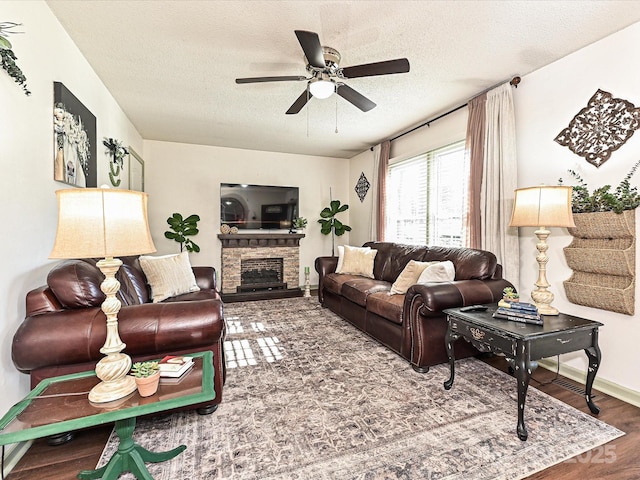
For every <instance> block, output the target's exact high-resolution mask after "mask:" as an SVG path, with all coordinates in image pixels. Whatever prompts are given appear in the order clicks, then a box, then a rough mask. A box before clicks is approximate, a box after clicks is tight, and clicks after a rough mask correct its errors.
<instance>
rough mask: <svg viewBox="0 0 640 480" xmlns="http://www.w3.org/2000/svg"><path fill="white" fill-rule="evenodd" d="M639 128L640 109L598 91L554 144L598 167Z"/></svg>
mask: <svg viewBox="0 0 640 480" xmlns="http://www.w3.org/2000/svg"><path fill="white" fill-rule="evenodd" d="M639 127H640V108H636V107H635V105H634V104H633V103H631V102H628V101H627V100H623V99H621V98H613V96H612V95H611V94H610V93H609V92H605V91H604V90H600V89H598V90H597V91H596V93H595V94H594V95H593V96H592V97H591V98H590V99H589V102H588V103H587V106H586V107H585V108H583V109H582V110H580V111H579V112H578V114H577V115H576V116H575V117H573V120H571V122H569V126H568V127H567V128H565V129H564V130H562V131H561V132H560V133H559V134H558V136H557V137H556V138H555V139H554V140H555V141H556V142H558V143H559V144H560V145H563V146H565V147H569V150H571V151H572V152H573V153H575V154H576V155H579V156H581V157H584V158H585V160H586V161H587V162H589V163H590V164H592V165H595V166H596V167H600V165H602V164H603V163H604V162H606V161H607V160H609V157H611V154H612V153H613V152H615V151H616V150H617V149H619V148H620V147H621V146H622V145H624V143H625V142H626V141H627V140H629V138H631V136H632V135H633V133H634V132H635V131H636V130H637V129H638V128H639Z"/></svg>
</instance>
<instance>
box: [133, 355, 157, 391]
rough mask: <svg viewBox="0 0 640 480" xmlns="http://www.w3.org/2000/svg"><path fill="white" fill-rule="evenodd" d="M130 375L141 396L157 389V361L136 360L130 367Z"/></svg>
mask: <svg viewBox="0 0 640 480" xmlns="http://www.w3.org/2000/svg"><path fill="white" fill-rule="evenodd" d="M131 375H133V377H135V379H136V386H137V387H138V393H139V394H140V396H141V397H149V396H151V395H153V394H154V393H156V392H157V391H158V384H159V383H160V367H159V366H158V362H157V361H146V362H136V363H134V364H133V366H132V367H131Z"/></svg>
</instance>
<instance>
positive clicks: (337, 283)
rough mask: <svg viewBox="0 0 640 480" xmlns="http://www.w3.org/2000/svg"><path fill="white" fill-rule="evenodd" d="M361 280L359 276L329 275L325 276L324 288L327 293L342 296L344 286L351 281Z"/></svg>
mask: <svg viewBox="0 0 640 480" xmlns="http://www.w3.org/2000/svg"><path fill="white" fill-rule="evenodd" d="M356 278H359V277H358V276H357V275H347V274H345V273H329V274H327V275H325V277H324V280H323V288H324V289H325V290H326V291H327V292H331V293H335V294H336V295H341V294H342V285H343V284H344V283H345V282H347V281H349V280H353V279H356Z"/></svg>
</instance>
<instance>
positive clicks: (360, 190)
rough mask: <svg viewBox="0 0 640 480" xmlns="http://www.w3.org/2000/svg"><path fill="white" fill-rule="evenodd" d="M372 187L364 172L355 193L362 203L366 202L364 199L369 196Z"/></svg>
mask: <svg viewBox="0 0 640 480" xmlns="http://www.w3.org/2000/svg"><path fill="white" fill-rule="evenodd" d="M370 186H371V184H370V183H369V180H367V177H365V176H364V172H362V173H361V174H360V178H359V179H358V183H356V188H355V191H356V193H357V194H358V198H359V199H360V203H362V202H364V197H366V196H367V192H368V191H369V187H370Z"/></svg>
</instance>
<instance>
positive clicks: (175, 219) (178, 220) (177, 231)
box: [164, 213, 200, 253]
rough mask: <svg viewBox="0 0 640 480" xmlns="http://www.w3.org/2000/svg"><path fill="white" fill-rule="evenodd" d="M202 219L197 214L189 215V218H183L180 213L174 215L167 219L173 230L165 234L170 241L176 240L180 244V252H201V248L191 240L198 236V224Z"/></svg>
mask: <svg viewBox="0 0 640 480" xmlns="http://www.w3.org/2000/svg"><path fill="white" fill-rule="evenodd" d="M199 221H200V217H199V216H198V215H196V214H193V215H189V216H188V217H187V218H183V216H182V215H180V214H179V213H174V214H173V215H172V216H170V217H169V218H167V223H168V224H169V226H170V227H171V230H168V231H166V232H164V236H165V237H166V238H168V239H169V240H175V241H176V242H178V243H179V244H180V251H181V252H182V251H183V249H184V248H186V249H187V251H189V252H196V253H197V252H199V251H200V247H199V246H198V245H197V244H195V243H194V242H193V240H191V239H190V238H187V237H191V236H193V235H197V234H198V231H199V230H198V222H199Z"/></svg>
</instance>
